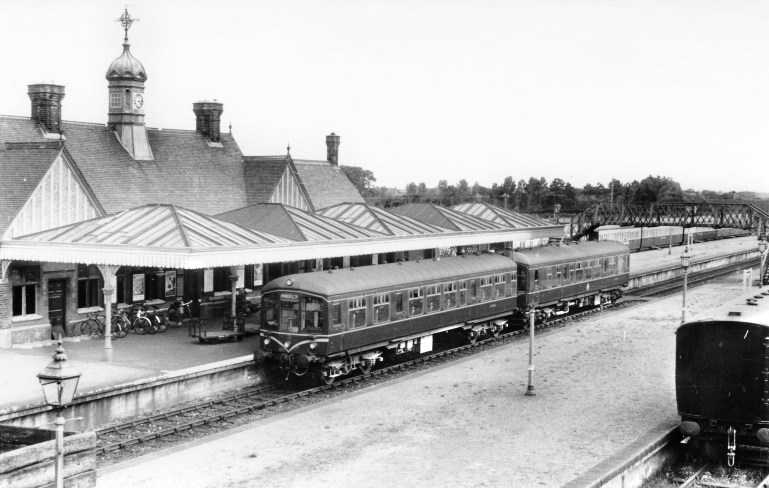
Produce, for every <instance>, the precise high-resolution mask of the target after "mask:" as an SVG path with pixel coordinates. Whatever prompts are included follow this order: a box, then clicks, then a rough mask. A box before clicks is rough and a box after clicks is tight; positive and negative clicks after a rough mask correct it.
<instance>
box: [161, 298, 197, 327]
mask: <svg viewBox="0 0 769 488" xmlns="http://www.w3.org/2000/svg"><path fill="white" fill-rule="evenodd" d="M191 303H192V300H190V301H189V302H187V303H184V302H179V301H176V302H174V303H172V304H171V306H170V307H169V308H168V310H167V311H166V322H167V323H168V325H169V326H170V327H173V328H178V327H181V326H182V325H184V322H187V321H190V320H192V311H191V310H190V304H191Z"/></svg>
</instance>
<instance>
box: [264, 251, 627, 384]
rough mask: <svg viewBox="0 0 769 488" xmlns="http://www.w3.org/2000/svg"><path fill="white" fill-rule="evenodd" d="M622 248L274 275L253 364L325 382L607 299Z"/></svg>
mask: <svg viewBox="0 0 769 488" xmlns="http://www.w3.org/2000/svg"><path fill="white" fill-rule="evenodd" d="M629 268H630V256H629V251H628V248H627V246H625V245H623V244H620V243H617V242H581V243H572V244H569V245H565V244H563V245H550V246H545V247H538V248H532V249H522V250H518V251H503V252H501V253H498V254H488V253H483V254H470V255H461V256H452V257H441V258H435V259H430V260H417V261H407V262H398V263H392V264H382V265H377V266H365V267H360V268H346V269H335V270H329V271H319V272H313V273H303V274H294V275H288V276H283V277H281V278H278V279H276V280H273V281H271V282H269V283H268V284H266V285H265V286H264V288H263V290H262V308H261V314H262V316H261V324H262V327H261V330H260V335H261V337H260V340H261V344H260V348H259V349H258V350H257V351H256V359H257V361H260V362H261V361H264V360H265V359H267V358H271V359H275V360H277V361H279V363H280V366H281V368H283V369H284V370H287V371H288V373H289V374H295V375H298V376H301V375H304V374H307V373H310V374H311V375H317V376H319V377H320V379H321V380H322V381H323V382H325V383H326V384H330V383H332V382H333V381H334V379H335V378H337V377H339V376H343V375H346V374H349V373H350V372H352V371H354V370H356V369H358V370H360V371H363V372H364V373H367V372H369V371H370V370H371V368H372V367H373V366H374V364H376V362H377V361H380V360H383V359H384V358H385V357H387V356H389V355H396V354H399V353H403V352H407V351H413V352H418V353H424V352H428V351H430V350H432V343H433V335H434V334H437V333H440V332H446V331H451V330H454V331H459V332H461V333H463V334H464V335H465V337H466V338H467V340H468V341H470V342H474V341H475V340H477V338H478V337H479V336H481V335H498V334H499V333H500V332H501V331H502V330H503V329H504V327H506V326H507V324H508V321H509V320H510V319H511V318H513V317H516V316H521V315H523V314H524V313H526V312H532V313H535V314H536V316H537V317H538V318H539V319H540V320H547V318H548V317H550V316H552V315H559V314H565V313H567V312H569V310H570V309H572V308H579V307H586V306H594V305H600V304H601V303H606V302H614V301H616V300H617V299H618V298H619V297H620V296H621V291H622V287H623V286H626V285H627V282H628V279H629V271H630V269H629Z"/></svg>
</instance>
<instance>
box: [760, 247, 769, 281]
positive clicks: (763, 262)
mask: <svg viewBox="0 0 769 488" xmlns="http://www.w3.org/2000/svg"><path fill="white" fill-rule="evenodd" d="M768 247H769V244H767V242H766V241H765V240H763V239H761V240H760V241H758V252H759V253H760V254H761V269H759V270H758V286H762V285H763V284H764V273H766V249H767V248H768Z"/></svg>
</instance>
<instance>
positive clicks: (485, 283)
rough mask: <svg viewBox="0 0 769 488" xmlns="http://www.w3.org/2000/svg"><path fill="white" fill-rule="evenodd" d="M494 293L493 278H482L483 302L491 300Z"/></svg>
mask: <svg viewBox="0 0 769 488" xmlns="http://www.w3.org/2000/svg"><path fill="white" fill-rule="evenodd" d="M491 296H492V292H491V277H490V276H484V277H483V278H481V300H483V301H484V302H485V301H486V300H491Z"/></svg>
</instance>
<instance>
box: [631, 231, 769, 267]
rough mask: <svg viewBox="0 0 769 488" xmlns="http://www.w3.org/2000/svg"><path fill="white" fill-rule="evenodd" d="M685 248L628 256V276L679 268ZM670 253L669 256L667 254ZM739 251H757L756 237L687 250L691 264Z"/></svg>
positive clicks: (700, 245) (692, 247)
mask: <svg viewBox="0 0 769 488" xmlns="http://www.w3.org/2000/svg"><path fill="white" fill-rule="evenodd" d="M685 250H686V246H673V247H672V249H670V250H669V249H668V248H667V247H665V248H661V249H655V250H650V251H642V252H635V253H632V254H631V255H630V276H638V275H642V274H646V273H650V272H652V271H659V270H663V269H669V268H675V267H680V266H681V254H683V253H684V251H685ZM669 251H670V254H668V252H669ZM740 251H758V240H757V238H756V236H748V237H737V238H733V239H721V240H717V241H706V242H698V243H695V244H694V245H693V246H691V247H690V248H689V254H690V255H691V256H692V262H693V263H694V262H698V261H705V260H707V259H711V258H714V257H717V256H726V255H729V254H734V253H737V252H740Z"/></svg>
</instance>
